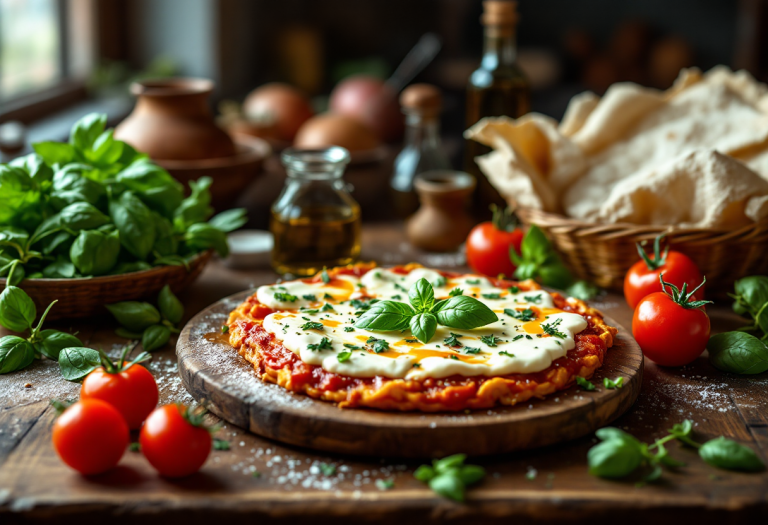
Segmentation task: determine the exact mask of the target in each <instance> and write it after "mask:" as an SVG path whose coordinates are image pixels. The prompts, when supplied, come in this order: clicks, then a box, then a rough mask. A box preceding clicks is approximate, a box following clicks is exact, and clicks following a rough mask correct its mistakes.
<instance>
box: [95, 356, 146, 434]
mask: <svg viewBox="0 0 768 525" xmlns="http://www.w3.org/2000/svg"><path fill="white" fill-rule="evenodd" d="M80 399H101V400H102V401H106V402H107V403H109V404H110V405H112V406H113V407H115V408H116V409H117V410H118V411H119V412H120V413H121V414H122V415H123V417H124V418H125V422H126V423H128V427H130V428H131V429H136V428H139V427H141V424H142V423H143V422H144V420H145V419H146V418H147V416H148V415H149V414H150V412H152V410H154V409H155V407H156V406H157V400H158V391H157V383H156V382H155V378H154V377H152V374H151V373H150V372H149V370H147V369H146V368H144V367H143V366H141V365H138V364H135V365H132V366H130V368H128V369H127V370H123V371H121V372H113V373H111V372H109V371H107V370H104V368H97V369H96V370H94V371H93V372H91V373H90V374H88V376H87V377H86V378H85V380H84V381H83V388H82V390H80Z"/></svg>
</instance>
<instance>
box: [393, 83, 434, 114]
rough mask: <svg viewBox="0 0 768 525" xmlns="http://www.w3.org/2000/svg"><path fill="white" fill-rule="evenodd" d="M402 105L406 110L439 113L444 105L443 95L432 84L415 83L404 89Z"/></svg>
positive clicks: (401, 99)
mask: <svg viewBox="0 0 768 525" xmlns="http://www.w3.org/2000/svg"><path fill="white" fill-rule="evenodd" d="M400 105H401V106H402V107H403V109H404V110H406V111H418V112H420V113H426V114H437V113H440V110H441V109H442V107H443V95H442V93H441V92H440V89H438V88H437V87H435V86H433V85H432V84H413V85H411V86H408V87H407V88H405V89H404V90H403V92H402V94H401V95H400Z"/></svg>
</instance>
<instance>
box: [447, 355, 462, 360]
mask: <svg viewBox="0 0 768 525" xmlns="http://www.w3.org/2000/svg"><path fill="white" fill-rule="evenodd" d="M448 357H450V358H451V359H454V360H456V361H460V359H459V357H458V356H457V355H456V354H451V355H449V356H448Z"/></svg>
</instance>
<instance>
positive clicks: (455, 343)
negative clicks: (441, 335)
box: [443, 332, 464, 348]
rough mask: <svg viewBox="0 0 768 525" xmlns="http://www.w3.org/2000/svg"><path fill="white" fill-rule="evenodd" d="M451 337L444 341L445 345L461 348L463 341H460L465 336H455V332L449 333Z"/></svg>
mask: <svg viewBox="0 0 768 525" xmlns="http://www.w3.org/2000/svg"><path fill="white" fill-rule="evenodd" d="M449 334H450V335H449V336H448V337H446V338H445V339H443V343H445V345H447V346H453V347H456V348H460V347H461V346H462V344H461V341H459V337H464V336H463V335H459V334H454V333H453V332H449Z"/></svg>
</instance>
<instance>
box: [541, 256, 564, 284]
mask: <svg viewBox="0 0 768 525" xmlns="http://www.w3.org/2000/svg"><path fill="white" fill-rule="evenodd" d="M538 280H539V281H540V282H541V284H543V285H545V286H551V287H552V288H558V289H560V290H564V289H566V288H568V287H569V286H570V285H571V283H573V276H571V272H570V271H569V270H568V268H566V267H565V265H564V264H563V263H562V262H561V261H560V259H559V258H557V260H556V261H555V262H553V263H550V264H543V265H541V266H540V267H539V271H538Z"/></svg>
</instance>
